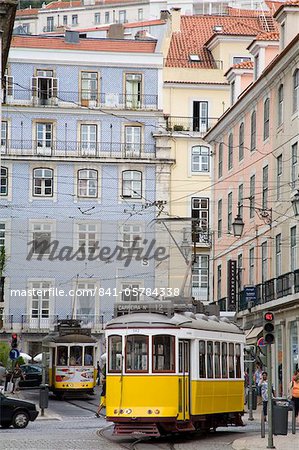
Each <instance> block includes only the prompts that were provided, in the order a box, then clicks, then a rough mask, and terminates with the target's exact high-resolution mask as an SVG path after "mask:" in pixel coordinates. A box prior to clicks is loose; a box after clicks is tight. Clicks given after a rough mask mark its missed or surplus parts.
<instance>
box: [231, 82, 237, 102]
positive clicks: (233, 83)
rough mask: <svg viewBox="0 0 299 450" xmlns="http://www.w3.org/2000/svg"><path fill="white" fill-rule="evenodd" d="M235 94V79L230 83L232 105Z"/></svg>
mask: <svg viewBox="0 0 299 450" xmlns="http://www.w3.org/2000/svg"><path fill="white" fill-rule="evenodd" d="M235 96H236V83H235V81H232V82H231V84H230V103H231V105H233V104H234V103H235Z"/></svg>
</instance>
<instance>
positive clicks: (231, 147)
mask: <svg viewBox="0 0 299 450" xmlns="http://www.w3.org/2000/svg"><path fill="white" fill-rule="evenodd" d="M233 152H234V137H233V133H230V135H229V137H228V158H227V161H228V170H230V169H232V168H233Z"/></svg>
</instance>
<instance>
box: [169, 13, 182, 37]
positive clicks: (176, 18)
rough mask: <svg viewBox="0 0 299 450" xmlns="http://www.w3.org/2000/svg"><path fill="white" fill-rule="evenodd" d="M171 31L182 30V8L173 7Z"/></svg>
mask: <svg viewBox="0 0 299 450" xmlns="http://www.w3.org/2000/svg"><path fill="white" fill-rule="evenodd" d="M171 31H172V32H173V33H175V32H177V31H181V8H171Z"/></svg>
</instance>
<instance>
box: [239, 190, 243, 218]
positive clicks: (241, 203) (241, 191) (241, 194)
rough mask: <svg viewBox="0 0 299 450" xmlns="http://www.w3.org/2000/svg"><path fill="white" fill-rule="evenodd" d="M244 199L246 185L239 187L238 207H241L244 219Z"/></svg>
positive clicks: (241, 214)
mask: <svg viewBox="0 0 299 450" xmlns="http://www.w3.org/2000/svg"><path fill="white" fill-rule="evenodd" d="M243 198H244V185H243V183H242V184H239V187H238V205H239V206H240V216H241V217H243Z"/></svg>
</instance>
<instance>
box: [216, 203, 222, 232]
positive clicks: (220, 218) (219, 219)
mask: <svg viewBox="0 0 299 450" xmlns="http://www.w3.org/2000/svg"><path fill="white" fill-rule="evenodd" d="M217 232H218V238H221V236H222V200H221V199H220V200H218V227H217Z"/></svg>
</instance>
